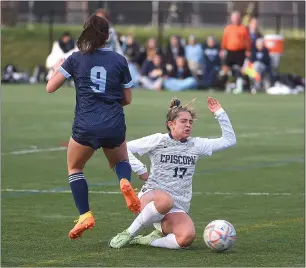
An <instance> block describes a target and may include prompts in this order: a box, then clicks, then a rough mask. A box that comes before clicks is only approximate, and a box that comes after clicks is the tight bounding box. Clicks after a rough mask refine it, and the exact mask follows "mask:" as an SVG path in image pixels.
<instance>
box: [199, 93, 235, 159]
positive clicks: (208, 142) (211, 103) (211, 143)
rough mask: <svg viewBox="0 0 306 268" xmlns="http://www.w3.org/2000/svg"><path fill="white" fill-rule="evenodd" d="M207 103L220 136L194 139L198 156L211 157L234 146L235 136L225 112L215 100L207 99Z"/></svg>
mask: <svg viewBox="0 0 306 268" xmlns="http://www.w3.org/2000/svg"><path fill="white" fill-rule="evenodd" d="M207 102H208V108H209V110H210V111H211V112H212V113H214V115H215V118H216V119H217V120H218V122H219V125H220V127H221V131H222V136H221V137H220V138H216V139H205V138H196V143H197V147H198V148H199V150H200V155H211V154H212V153H214V152H216V151H221V150H224V149H226V148H229V147H232V146H234V145H235V144H236V135H235V132H234V129H233V127H232V124H231V122H230V120H229V118H228V115H227V114H226V112H225V111H224V110H223V108H222V107H221V105H220V104H219V102H218V101H217V100H216V99H214V98H211V97H208V99H207Z"/></svg>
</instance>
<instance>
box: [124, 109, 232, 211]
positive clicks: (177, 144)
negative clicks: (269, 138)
mask: <svg viewBox="0 0 306 268" xmlns="http://www.w3.org/2000/svg"><path fill="white" fill-rule="evenodd" d="M215 117H216V118H217V120H218V122H219V124H220V127H221V130H222V137H220V138H216V139H208V138H192V137H190V138H188V139H187V140H186V141H185V142H181V141H177V140H174V139H173V138H171V136H170V135H169V134H161V133H157V134H153V135H150V136H147V137H144V138H141V139H138V140H133V141H130V142H128V143H127V147H128V153H129V161H130V164H131V167H132V170H133V171H134V172H136V173H137V174H138V175H141V174H144V173H146V172H147V169H146V167H145V165H144V164H143V163H141V162H140V161H139V160H138V159H137V158H136V157H135V156H134V154H135V153H138V154H139V155H143V154H148V156H149V158H150V161H151V168H150V175H149V179H148V180H147V181H146V183H145V184H144V186H143V187H142V191H146V190H147V189H153V190H163V191H166V192H167V193H169V194H170V195H171V196H172V198H173V200H174V207H176V208H179V209H182V210H184V211H186V212H188V211H189V207H190V201H191V198H192V177H193V174H194V172H195V166H196V163H197V161H198V159H199V157H201V156H210V155H212V153H213V152H215V151H219V150H223V149H225V148H228V147H231V146H233V145H234V144H236V137H235V133H234V130H233V127H232V125H231V122H230V120H229V118H228V116H227V114H226V112H225V111H224V110H223V109H219V110H218V111H217V112H216V113H215Z"/></svg>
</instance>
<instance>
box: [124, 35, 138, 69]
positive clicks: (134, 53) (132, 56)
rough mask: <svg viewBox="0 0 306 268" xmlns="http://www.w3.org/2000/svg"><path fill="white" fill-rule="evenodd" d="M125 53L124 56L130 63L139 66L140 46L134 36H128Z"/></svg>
mask: <svg viewBox="0 0 306 268" xmlns="http://www.w3.org/2000/svg"><path fill="white" fill-rule="evenodd" d="M123 52H124V55H125V56H127V57H128V59H129V61H130V62H132V63H133V64H138V62H139V53H140V46H139V44H138V43H137V42H136V41H135V39H134V36H133V35H132V34H128V35H127V36H126V39H125V46H124V51H123Z"/></svg>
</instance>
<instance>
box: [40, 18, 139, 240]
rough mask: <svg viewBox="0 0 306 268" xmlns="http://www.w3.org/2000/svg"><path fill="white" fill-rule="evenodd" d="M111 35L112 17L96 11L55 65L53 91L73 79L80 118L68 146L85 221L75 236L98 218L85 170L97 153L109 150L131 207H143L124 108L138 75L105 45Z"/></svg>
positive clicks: (71, 234) (73, 232)
mask: <svg viewBox="0 0 306 268" xmlns="http://www.w3.org/2000/svg"><path fill="white" fill-rule="evenodd" d="M108 38H109V24H108V22H107V20H106V19H104V18H102V17H98V16H96V15H92V16H91V17H90V18H89V19H88V20H87V21H86V22H85V24H84V30H83V32H82V33H81V35H80V37H79V39H78V41H77V46H78V48H79V51H78V52H74V53H73V54H72V55H71V56H69V57H68V58H67V59H66V60H65V61H64V60H62V61H60V62H59V63H57V64H56V66H54V74H53V76H52V77H51V79H50V80H49V81H48V84H47V87H46V89H47V92H48V93H53V92H55V91H56V90H57V89H59V88H60V87H61V86H62V85H63V84H64V83H65V81H66V79H69V78H73V80H74V83H75V88H76V106H75V117H74V123H73V127H72V136H71V138H70V140H69V144H68V149H67V165H68V174H69V183H70V187H71V191H72V194H73V197H74V201H75V204H76V206H77V208H78V210H79V214H80V217H79V220H78V222H77V223H76V225H75V226H74V228H73V229H72V230H71V231H70V232H69V237H70V238H71V239H75V238H77V237H80V236H81V235H82V233H83V232H84V231H85V230H86V229H92V228H93V227H94V225H95V220H94V217H93V214H92V212H91V211H90V208H89V202H88V186H87V182H86V179H85V177H84V174H83V168H84V166H85V164H86V162H87V161H88V160H89V159H90V158H91V156H92V155H93V154H94V151H95V150H97V149H99V148H101V147H102V148H103V151H104V154H105V156H106V157H107V159H108V161H109V165H110V166H111V167H112V168H114V170H115V171H116V173H117V176H118V179H119V180H120V189H121V191H122V193H123V195H124V197H125V200H126V203H127V206H128V208H129V209H130V210H131V211H132V212H133V213H138V212H139V211H140V201H139V199H138V197H137V195H136V193H135V191H134V189H133V188H132V186H131V184H130V182H129V181H130V179H131V166H130V163H129V161H128V160H129V158H128V152H127V147H126V141H125V133H126V125H125V117H124V111H123V106H125V105H129V104H130V103H131V100H132V92H131V86H132V79H131V75H130V72H129V69H128V64H127V61H126V59H125V58H124V57H123V56H122V55H120V54H118V53H116V52H113V51H111V50H110V49H109V48H105V43H106V41H107V40H108Z"/></svg>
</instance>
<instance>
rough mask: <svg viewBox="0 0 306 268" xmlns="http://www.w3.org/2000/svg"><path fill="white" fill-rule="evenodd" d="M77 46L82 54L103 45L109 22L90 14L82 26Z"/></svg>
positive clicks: (93, 50) (107, 34)
mask: <svg viewBox="0 0 306 268" xmlns="http://www.w3.org/2000/svg"><path fill="white" fill-rule="evenodd" d="M83 28H84V30H83V32H82V33H81V35H80V37H79V39H78V41H77V47H78V49H79V50H80V51H81V53H82V54H88V53H92V52H95V51H96V50H97V49H98V48H101V47H103V46H104V45H105V43H106V41H107V39H108V37H109V24H108V22H107V20H106V19H104V18H102V17H98V16H96V15H95V14H93V15H91V16H90V17H89V19H88V20H87V21H86V22H85V24H84V26H83Z"/></svg>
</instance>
